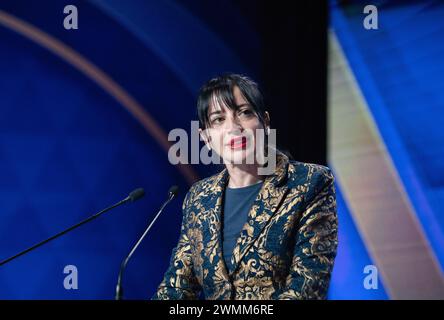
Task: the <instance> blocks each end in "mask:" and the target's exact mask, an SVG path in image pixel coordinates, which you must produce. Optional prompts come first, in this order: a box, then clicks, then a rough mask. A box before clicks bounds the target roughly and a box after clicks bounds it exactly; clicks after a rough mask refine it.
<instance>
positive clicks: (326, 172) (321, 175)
mask: <svg viewBox="0 0 444 320" xmlns="http://www.w3.org/2000/svg"><path fill="white" fill-rule="evenodd" d="M287 177H288V184H289V187H292V186H297V185H301V184H303V185H321V186H322V185H325V184H328V183H332V182H333V181H334V176H333V172H332V170H331V169H330V168H329V167H328V166H325V165H321V164H316V163H309V162H301V161H296V160H289V165H288V170H287Z"/></svg>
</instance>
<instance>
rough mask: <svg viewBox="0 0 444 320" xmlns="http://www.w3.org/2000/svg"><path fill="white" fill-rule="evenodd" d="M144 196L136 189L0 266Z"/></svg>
mask: <svg viewBox="0 0 444 320" xmlns="http://www.w3.org/2000/svg"><path fill="white" fill-rule="evenodd" d="M144 195H145V191H144V190H143V189H142V188H138V189H136V190H134V191H132V192H131V193H130V194H129V195H128V197H126V198H125V199H123V200H121V201H119V202H117V203H116V204H113V205H112V206H110V207H108V208H105V209H103V210H102V211H100V212H98V213H96V214H95V215H93V216H91V217H89V218H87V219H85V220H83V221H81V222H79V223H77V224H76V225H73V226H72V227H70V228H68V229H66V230H64V231H62V232H59V233H57V234H56V235H54V236H52V237H50V238H48V239H46V240H43V241H42V242H39V243H37V244H35V245H33V246H32V247H30V248H28V249H26V250H24V251H22V252H20V253H17V254H16V255H14V256H12V257H10V258H8V259H5V260H3V261H2V262H0V266H2V265H4V264H6V263H8V262H10V261H12V260H14V259H16V258H18V257H20V256H22V255H24V254H26V253H28V252H30V251H32V250H34V249H36V248H38V247H40V246H42V245H44V244H45V243H47V242H49V241H51V240H54V239H55V238H58V237H60V236H62V235H64V234H65V233H68V232H69V231H71V230H74V229H76V228H78V227H80V226H81V225H83V224H85V223H87V222H90V221H91V220H94V219H96V218H98V217H99V216H100V215H102V214H103V213H105V212H107V211H109V210H111V209H114V208H116V207H118V206H120V205H122V204H124V203H126V202H134V201H136V200H139V199H140V198H142V197H143V196H144Z"/></svg>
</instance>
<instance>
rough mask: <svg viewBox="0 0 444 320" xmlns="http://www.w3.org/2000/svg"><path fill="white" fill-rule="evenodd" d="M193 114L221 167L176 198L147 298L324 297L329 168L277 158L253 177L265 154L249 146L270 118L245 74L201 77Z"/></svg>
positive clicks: (332, 237)
mask: <svg viewBox="0 0 444 320" xmlns="http://www.w3.org/2000/svg"><path fill="white" fill-rule="evenodd" d="M198 116H199V121H200V126H201V131H200V133H201V136H202V138H203V139H204V141H205V143H206V145H207V147H208V148H210V149H213V150H214V151H215V152H216V153H217V154H218V155H219V156H220V158H221V159H222V160H223V163H224V166H225V168H224V170H222V172H220V173H219V174H216V175H214V176H212V177H209V178H206V179H203V180H201V181H198V182H197V183H195V184H194V185H193V186H192V187H191V189H190V191H189V192H188V194H187V195H186V197H185V200H184V203H183V221H182V227H181V233H180V238H179V242H178V244H177V246H176V248H174V250H173V252H172V256H171V261H170V266H169V268H168V270H167V271H166V273H165V276H164V279H163V281H162V282H161V284H160V285H159V287H158V289H157V292H156V293H155V295H154V296H153V299H198V298H199V297H201V296H203V298H204V299H236V300H242V299H324V298H325V297H326V293H327V289H328V285H329V280H330V274H331V271H332V268H333V263H334V259H335V256H336V247H337V216H336V200H335V189H334V184H333V179H334V178H333V175H332V173H331V171H330V170H329V169H328V168H327V167H324V166H320V165H315V164H308V163H301V162H296V161H290V160H289V159H288V157H287V156H286V155H284V154H283V153H281V152H278V151H277V155H276V164H275V169H274V170H273V172H272V173H271V174H268V175H263V174H261V172H260V169H261V168H263V167H264V165H270V163H266V164H264V162H261V161H259V159H260V158H261V157H262V158H263V157H264V156H267V155H268V153H270V152H272V151H273V150H274V149H271V147H260V146H259V147H258V146H257V142H258V141H259V140H260V134H261V133H264V132H265V137H267V135H269V134H270V129H269V126H270V117H269V114H268V113H267V112H266V111H265V110H264V103H263V98H262V95H261V93H260V91H259V90H258V87H257V85H256V83H254V82H253V81H251V80H250V79H248V78H247V77H244V76H241V75H236V74H230V75H225V76H222V77H218V78H215V79H212V80H210V81H209V82H208V83H207V84H206V85H204V86H203V87H202V88H201V91H200V94H199V98H198ZM266 140H267V139H265V141H266ZM252 154H254V156H253V158H252V157H251V155H252ZM248 159H250V160H251V159H253V160H252V161H248ZM268 159H269V161H270V159H271V157H270V158H268Z"/></svg>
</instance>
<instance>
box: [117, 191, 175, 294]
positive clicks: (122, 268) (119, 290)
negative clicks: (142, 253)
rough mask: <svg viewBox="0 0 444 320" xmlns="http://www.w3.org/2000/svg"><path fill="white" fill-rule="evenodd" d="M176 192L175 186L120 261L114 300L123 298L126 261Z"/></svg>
mask: <svg viewBox="0 0 444 320" xmlns="http://www.w3.org/2000/svg"><path fill="white" fill-rule="evenodd" d="M177 191H178V187H177V186H172V187H171V188H170V190H169V192H168V199H167V200H166V201H165V202H164V203H163V205H162V206H161V207H160V209H159V211H158V212H157V214H156V216H155V217H154V219H153V221H151V223H150V225H149V226H148V227H147V228H146V230H145V231H144V232H143V234H142V236H141V237H140V238H139V240H138V241H137V242H136V244H135V245H134V246H133V248H132V249H131V251H130V253H129V254H128V255H127V256H126V258H125V259H124V260H123V261H122V263H121V265H120V271H119V276H118V278H117V285H116V296H115V299H116V300H122V298H123V287H122V278H123V273H124V271H125V268H126V265H127V264H128V261H129V260H130V259H131V257H132V255H133V254H134V252H135V251H136V250H137V248H138V247H139V245H140V243H141V242H142V241H143V239H144V238H145V236H146V235H147V234H148V231H150V229H151V227H152V225H153V224H154V222H156V220H157V218H158V217H159V215H160V214H161V213H162V211H163V209H164V208H165V207H166V206H167V205H168V203H170V201H171V200H173V199H174V197H175V196H176V195H177Z"/></svg>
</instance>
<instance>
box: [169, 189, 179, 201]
mask: <svg viewBox="0 0 444 320" xmlns="http://www.w3.org/2000/svg"><path fill="white" fill-rule="evenodd" d="M178 192H179V187H178V186H172V187H171V188H170V190H168V197H169V198H171V199H173V198H174V197H175V196H177V193H178Z"/></svg>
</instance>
